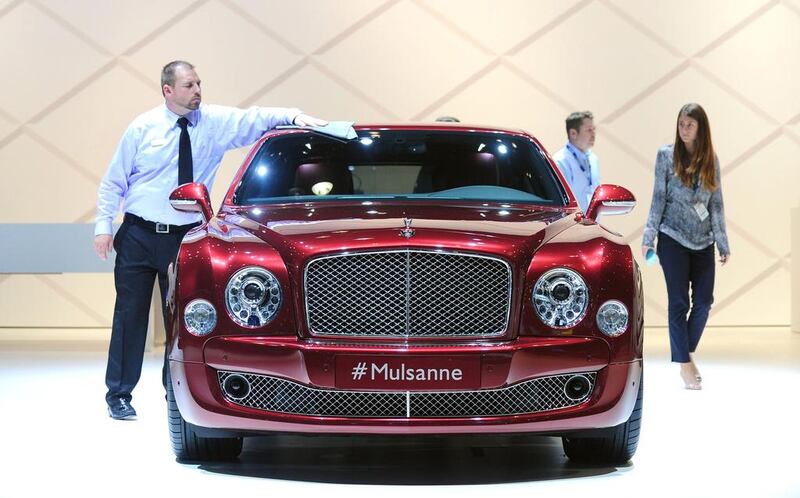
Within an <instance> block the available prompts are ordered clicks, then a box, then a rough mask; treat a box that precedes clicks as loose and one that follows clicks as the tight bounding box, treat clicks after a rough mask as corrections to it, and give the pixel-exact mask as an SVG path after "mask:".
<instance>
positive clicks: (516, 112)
mask: <svg viewBox="0 0 800 498" xmlns="http://www.w3.org/2000/svg"><path fill="white" fill-rule="evenodd" d="M688 11H691V12H692V15H691V16H687V15H686V12H688ZM174 58H182V59H188V60H190V61H192V62H193V63H195V64H196V65H197V66H198V71H199V74H200V76H201V77H202V78H203V84H204V88H205V100H206V101H207V102H215V103H221V104H229V105H238V106H251V105H286V106H298V107H301V108H303V109H305V110H307V111H308V112H310V113H313V114H316V115H319V116H322V117H326V118H330V119H354V120H357V121H362V122H368V121H369V122H376V121H413V120H431V119H434V118H435V117H436V116H438V115H442V114H449V115H456V116H458V117H460V118H461V119H462V120H463V121H466V122H475V123H485V124H496V125H500V126H508V127H517V128H524V129H527V130H528V131H530V132H532V133H534V134H535V135H537V136H538V137H539V138H540V139H541V140H542V141H543V143H544V144H545V146H546V147H548V149H549V150H550V151H551V152H555V151H556V150H557V149H559V148H560V147H561V146H562V145H563V141H564V130H563V128H564V125H563V119H564V117H565V115H566V114H567V113H568V112H570V111H572V110H576V109H591V110H592V111H594V112H595V115H596V118H597V119H596V123H597V125H598V129H599V134H598V140H597V144H596V147H595V150H596V152H597V154H598V155H599V157H600V159H601V168H602V177H603V180H604V181H606V182H612V183H618V184H622V185H626V186H628V187H629V188H631V189H632V190H633V192H634V193H635V194H636V196H637V198H638V199H639V206H638V207H637V208H636V210H635V211H634V212H633V213H631V214H629V215H627V216H625V217H612V218H608V219H606V220H605V223H606V224H607V225H608V226H609V227H610V228H612V229H615V230H618V231H621V232H623V233H624V234H625V235H626V238H627V240H628V241H630V242H631V244H632V245H633V246H634V249H637V250H636V251H634V253H635V254H637V257H638V245H639V244H640V241H641V232H642V227H643V225H644V222H645V219H646V217H647V211H648V208H649V202H650V197H651V190H652V182H653V178H652V171H653V162H654V158H655V153H656V150H657V149H658V147H659V146H660V145H662V144H664V143H668V142H670V141H671V140H672V138H673V135H674V123H675V115H676V112H677V110H678V108H679V107H680V106H681V105H682V104H684V103H686V102H688V101H698V102H701V103H702V104H703V105H704V106H705V107H706V109H707V110H708V112H709V115H710V118H711V122H712V127H713V132H714V140H715V144H716V146H717V149H718V154H719V157H720V160H721V162H722V167H723V184H724V188H725V190H724V192H725V203H726V208H727V215H728V229H729V236H730V239H731V244H732V250H733V259H732V262H731V264H730V265H729V266H726V267H724V268H719V269H718V272H717V292H716V303H715V307H714V310H713V311H712V317H711V324H712V325H741V324H744V325H786V324H788V323H789V306H790V303H789V299H790V296H789V284H788V282H789V275H790V274H789V268H790V257H791V252H790V251H791V248H790V247H789V236H788V230H789V221H788V218H787V217H786V216H785V213H787V212H788V210H789V209H790V208H791V207H793V206H795V205H797V204H798V202H800V196H798V195H797V193H796V192H797V191H796V186H797V185H798V184H800V164H798V162H799V161H798V159H797V158H798V156H799V155H800V99H798V98H797V95H796V93H797V88H800V65H798V64H797V63H796V61H797V60H799V59H800V1H799V0H780V1H779V0H741V1H737V2H730V1H728V0H707V1H704V2H695V1H691V0H675V1H671V2H667V1H661V0H654V1H649V2H641V1H638V0H571V1H556V0H502V1H490V0H435V1H434V0H383V1H378V0H340V1H336V2H331V1H328V0H298V1H295V2H263V1H256V0H194V1H192V0H180V1H173V2H168V3H164V2H158V1H156V0H142V1H139V2H104V1H101V0H86V1H81V2H78V1H75V0H65V1H46V0H5V1H0V60H2V61H3V70H4V76H5V77H4V80H3V81H4V86H3V90H4V91H3V92H2V94H0V168H2V174H3V176H4V182H2V184H0V185H1V186H0V189H2V190H0V222H2V223H23V222H24V223H36V222H43V223H44V222H64V223H70V222H75V223H85V222H91V221H92V220H93V218H94V203H95V192H96V187H97V184H98V182H99V180H100V178H101V176H102V175H103V173H104V172H105V169H106V167H107V164H108V160H109V159H110V157H111V154H112V152H113V150H114V148H115V147H116V144H117V141H118V140H119V137H120V136H121V134H122V132H123V130H124V129H125V127H126V126H127V125H128V123H129V122H130V121H131V120H132V119H133V118H134V117H135V116H136V115H137V114H139V113H141V112H144V111H145V110H147V109H149V108H151V107H154V106H156V105H158V104H159V103H160V102H161V95H160V93H159V90H158V71H159V69H160V67H161V66H162V65H163V64H164V63H165V62H167V61H168V60H171V59H174ZM245 152H246V150H245V149H242V150H237V151H232V152H231V153H229V154H228V155H227V156H226V158H225V160H224V161H223V165H222V169H221V171H220V174H219V177H218V178H219V181H218V182H217V185H216V188H215V189H214V190H213V192H212V198H213V200H214V202H215V204H219V202H220V200H221V198H222V195H223V193H224V190H225V188H226V187H227V183H228V180H229V179H230V177H231V175H233V173H234V171H235V170H236V168H237V167H238V165H239V163H240V162H241V160H242V159H243V157H244V154H245ZM86 243H87V244H90V243H91V241H86ZM643 272H644V278H645V291H646V313H647V315H646V316H647V323H648V324H649V325H664V324H665V323H666V318H665V308H666V296H665V290H664V283H663V277H662V275H661V271H660V268H658V267H646V266H645V267H643ZM109 296H113V282H112V278H111V276H110V275H91V276H90V275H48V276H34V275H15V276H9V275H0V297H2V299H0V334H1V333H2V328H11V327H58V326H63V327H107V326H108V325H109V324H110V318H111V311H112V310H111V305H112V302H113V301H112V300H110V298H109ZM42 299H45V300H46V301H47V302H48V303H50V306H49V309H50V310H51V312H50V313H47V314H42V313H40V312H34V310H28V311H27V312H26V308H25V306H26V303H30V302H41V301H42Z"/></svg>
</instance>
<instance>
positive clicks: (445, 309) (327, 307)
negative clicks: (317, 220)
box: [305, 250, 511, 337]
mask: <svg viewBox="0 0 800 498" xmlns="http://www.w3.org/2000/svg"><path fill="white" fill-rule="evenodd" d="M305 296H306V302H305V305H306V319H307V322H308V325H309V328H310V329H311V332H312V333H313V334H316V335H344V336H376V337H387V336H388V337H398V336H399V337H446V336H456V337H475V336H481V337H483V336H497V335H501V334H503V333H504V332H505V331H506V328H507V327H508V317H509V310H510V306H511V267H510V266H509V265H508V263H506V262H504V261H502V260H500V259H497V258H492V257H487V256H479V255H474V254H461V253H442V252H432V251H418V250H403V251H384V252H371V253H355V254H346V255H337V256H327V257H323V258H319V259H315V260H313V261H311V262H310V263H308V265H307V266H306V270H305Z"/></svg>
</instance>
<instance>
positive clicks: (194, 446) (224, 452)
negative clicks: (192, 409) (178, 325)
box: [166, 367, 242, 461]
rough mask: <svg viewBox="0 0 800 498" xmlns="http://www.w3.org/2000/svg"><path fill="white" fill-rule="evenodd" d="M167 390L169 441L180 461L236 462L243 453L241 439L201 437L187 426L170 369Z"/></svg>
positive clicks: (167, 372) (167, 370)
mask: <svg viewBox="0 0 800 498" xmlns="http://www.w3.org/2000/svg"><path fill="white" fill-rule="evenodd" d="M166 388H167V422H168V424H169V440H170V443H172V451H174V452H175V456H176V457H178V460H198V461H230V460H235V459H236V457H238V456H239V454H240V453H241V452H242V438H240V437H220V438H216V437H215V438H211V437H201V436H198V435H197V433H196V432H195V430H194V429H193V428H192V426H191V425H190V424H187V423H186V421H185V420H183V416H181V412H180V411H179V410H178V404H177V403H176V402H175V392H174V391H173V390H172V376H171V375H170V373H169V367H168V368H167V369H166Z"/></svg>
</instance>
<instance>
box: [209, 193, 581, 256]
mask: <svg viewBox="0 0 800 498" xmlns="http://www.w3.org/2000/svg"><path fill="white" fill-rule="evenodd" d="M570 214H571V213H570V212H569V211H566V210H564V209H556V208H536V207H513V206H510V205H508V204H496V203H481V204H477V205H474V204H473V205H442V204H436V205H431V204H399V203H392V204H385V203H381V202H359V203H355V204H350V203H347V204H345V203H331V202H328V203H305V204H285V205H276V206H259V207H248V208H227V209H224V210H223V212H221V213H220V215H219V226H221V227H224V226H226V225H228V226H230V225H234V226H235V227H237V228H238V229H243V230H246V231H247V232H249V234H252V235H254V236H256V237H258V238H259V239H260V240H262V241H264V242H266V243H268V244H270V245H271V246H272V247H274V248H275V249H276V250H277V251H278V252H279V253H281V255H282V256H283V258H284V261H285V262H286V263H287V264H288V265H290V266H295V265H300V264H301V263H302V262H304V261H306V260H307V259H309V258H311V257H314V256H316V255H323V254H330V253H341V252H347V251H369V250H386V249H396V250H401V249H409V248H414V249H422V250H454V251H463V252H476V253H486V254H493V255H497V256H501V257H504V258H506V259H508V260H516V259H518V258H520V257H525V256H526V255H527V257H528V258H529V257H530V254H531V253H532V251H534V250H535V249H536V248H537V247H539V246H540V245H541V244H543V243H544V242H546V241H547V240H549V239H550V238H552V237H554V236H555V235H557V234H558V233H560V232H561V231H563V230H564V229H566V228H568V227H569V226H571V225H573V224H574V223H575V221H574V216H570ZM407 224H408V226H409V228H410V230H404V229H405V228H406V225H407ZM231 228H232V227H231ZM236 231H239V230H236ZM404 234H405V236H404Z"/></svg>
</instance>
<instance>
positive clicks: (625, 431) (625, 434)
mask: <svg viewBox="0 0 800 498" xmlns="http://www.w3.org/2000/svg"><path fill="white" fill-rule="evenodd" d="M643 385H644V382H642V380H641V379H640V380H639V393H638V394H637V396H636V405H635V406H634V407H633V412H632V413H631V416H630V417H629V418H628V420H627V421H626V422H624V423H622V424H620V425H618V426H616V427H611V428H609V429H605V430H604V431H603V432H602V433H601V434H600V435H597V436H594V437H571V436H569V437H567V436H565V437H563V438H561V442H562V444H563V445H564V453H566V454H567V457H569V459H570V460H575V461H578V462H587V463H595V464H610V465H617V464H623V463H625V462H627V461H628V460H630V459H631V458H632V457H633V454H634V453H636V447H637V446H638V445H639V429H640V427H641V425H642V395H643Z"/></svg>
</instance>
